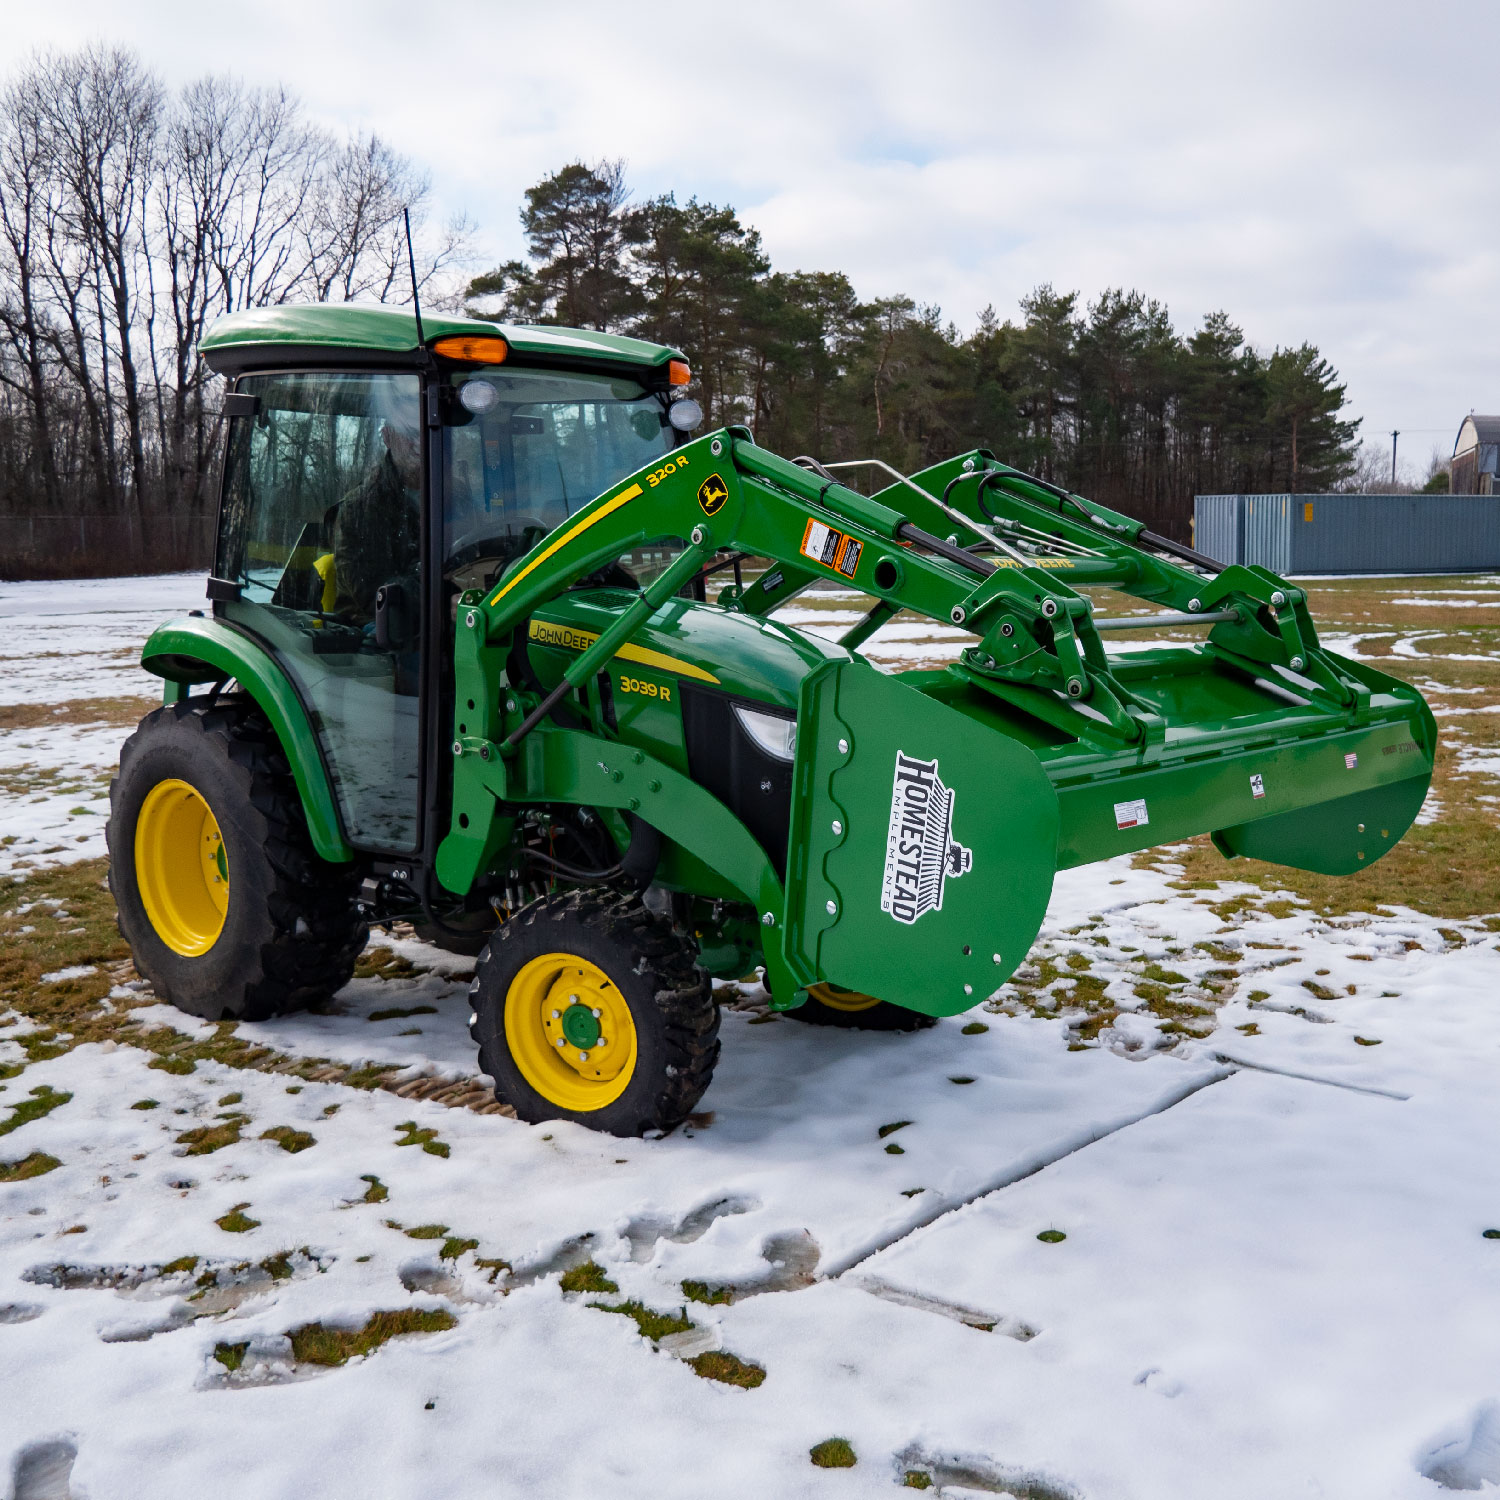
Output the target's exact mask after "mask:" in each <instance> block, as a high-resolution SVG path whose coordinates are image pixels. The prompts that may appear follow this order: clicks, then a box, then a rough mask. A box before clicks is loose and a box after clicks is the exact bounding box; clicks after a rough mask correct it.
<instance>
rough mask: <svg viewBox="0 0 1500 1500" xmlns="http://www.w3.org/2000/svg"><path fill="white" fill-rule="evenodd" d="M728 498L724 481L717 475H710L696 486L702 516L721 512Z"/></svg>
mask: <svg viewBox="0 0 1500 1500" xmlns="http://www.w3.org/2000/svg"><path fill="white" fill-rule="evenodd" d="M728 498H729V490H728V487H727V486H726V485H725V483H724V481H723V480H722V479H720V478H719V476H718V475H717V474H710V475H709V476H708V478H707V479H705V480H704V481H703V483H702V484H700V485H699V486H698V504H699V505H701V506H702V507H703V514H704V515H705V516H711V515H714V514H716V513H717V512H718V511H720V510H722V509H723V507H724V502H725V501H726V500H727V499H728Z"/></svg>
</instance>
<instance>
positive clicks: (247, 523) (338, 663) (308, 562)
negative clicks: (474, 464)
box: [215, 372, 422, 853]
mask: <svg viewBox="0 0 1500 1500" xmlns="http://www.w3.org/2000/svg"><path fill="white" fill-rule="evenodd" d="M237 389H238V391H239V392H240V393H244V394H250V395H253V396H255V398H256V410H255V412H254V414H253V415H250V416H236V417H235V418H234V420H233V422H232V423H231V431H230V438H229V448H228V455H227V463H226V468H225V476H224V495H223V505H222V509H221V512H220V526H219V547H218V556H217V559H216V563H215V573H216V575H217V576H218V577H219V578H221V579H224V580H227V581H228V582H231V583H235V584H238V585H239V597H238V598H236V599H230V600H223V601H222V602H221V603H220V604H219V606H218V609H219V611H220V612H221V613H222V615H223V617H224V618H225V619H228V620H230V621H232V622H233V623H234V624H236V625H238V626H240V627H241V628H242V629H244V630H247V631H249V632H251V633H252V634H254V635H255V636H257V637H258V638H259V639H260V640H261V641H262V642H263V643H264V644H265V645H266V646H267V647H268V648H269V649H270V650H271V651H272V653H273V654H274V655H275V657H276V658H277V660H278V661H279V663H280V664H281V666H282V669H283V670H284V671H285V672H286V674H287V676H288V677H289V678H290V679H291V681H292V683H293V684H294V686H295V687H296V688H297V691H298V694H299V696H300V697H301V699H302V701H303V703H304V705H305V706H306V707H307V709H308V710H309V714H308V717H309V719H310V721H311V723H312V725H313V728H314V730H315V732H316V734H317V736H318V742H319V746H320V748H321V750H322V752H323V757H324V760H325V763H326V764H327V766H328V770H329V773H330V778H331V780H332V782H333V787H334V792H335V795H336V796H337V798H338V802H339V811H340V814H341V816H342V819H343V822H344V829H345V833H346V834H347V836H348V838H349V840H350V842H351V843H353V844H354V845H355V846H356V847H361V848H366V849H372V850H379V851H390V852H401V853H405V852H409V851H410V850H412V849H414V848H415V847H416V840H417V827H418V803H419V795H418V776H417V766H418V744H419V724H418V712H417V710H418V704H419V701H420V700H419V689H420V681H421V673H420V661H421V639H420V631H419V628H418V626H419V620H420V608H419V606H420V599H421V586H420V585H421V558H422V547H421V538H422V470H421V451H422V447H421V426H420V412H421V401H420V383H419V380H418V377H417V376H416V375H414V374H375V373H358V374H356V373H352V372H351V373H348V374H338V373H332V372H302V373H298V374H287V375H249V376H244V377H242V378H241V379H240V381H239V383H238V387H237Z"/></svg>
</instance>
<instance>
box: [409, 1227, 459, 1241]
mask: <svg viewBox="0 0 1500 1500" xmlns="http://www.w3.org/2000/svg"><path fill="white" fill-rule="evenodd" d="M401 1232H402V1234H404V1235H405V1236H406V1237H407V1238H408V1239H411V1240H440V1239H442V1237H443V1236H444V1235H445V1234H447V1233H448V1226H447V1225H446V1224H418V1225H417V1227H416V1228H415V1229H403V1230H402V1231H401Z"/></svg>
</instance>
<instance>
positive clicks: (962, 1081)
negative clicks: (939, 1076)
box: [948, 1074, 974, 1083]
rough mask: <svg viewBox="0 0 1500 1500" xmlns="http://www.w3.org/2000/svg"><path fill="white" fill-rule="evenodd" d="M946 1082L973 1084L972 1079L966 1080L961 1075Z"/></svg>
mask: <svg viewBox="0 0 1500 1500" xmlns="http://www.w3.org/2000/svg"><path fill="white" fill-rule="evenodd" d="M948 1082H949V1083H973V1082H974V1080H973V1079H972V1078H966V1077H964V1076H963V1075H962V1074H960V1075H959V1076H958V1077H957V1078H950V1079H949V1080H948Z"/></svg>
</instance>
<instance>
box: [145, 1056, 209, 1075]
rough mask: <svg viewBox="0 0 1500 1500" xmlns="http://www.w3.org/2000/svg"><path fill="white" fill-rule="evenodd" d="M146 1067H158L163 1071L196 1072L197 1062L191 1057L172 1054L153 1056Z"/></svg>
mask: <svg viewBox="0 0 1500 1500" xmlns="http://www.w3.org/2000/svg"><path fill="white" fill-rule="evenodd" d="M146 1066H147V1067H148V1068H158V1069H160V1070H161V1071H162V1072H163V1073H178V1074H183V1073H196V1072H197V1071H198V1064H197V1063H196V1062H194V1061H193V1059H192V1058H191V1057H177V1056H174V1055H172V1054H167V1055H164V1056H158V1057H153V1058H152V1059H151V1061H150V1062H149V1063H147V1064H146Z"/></svg>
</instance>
